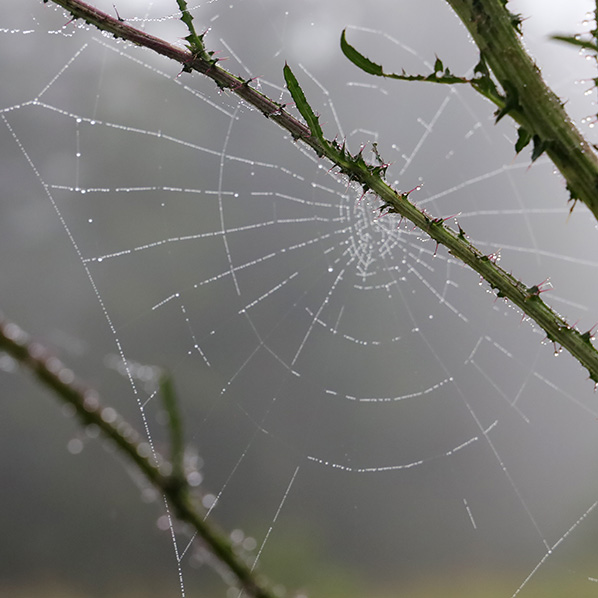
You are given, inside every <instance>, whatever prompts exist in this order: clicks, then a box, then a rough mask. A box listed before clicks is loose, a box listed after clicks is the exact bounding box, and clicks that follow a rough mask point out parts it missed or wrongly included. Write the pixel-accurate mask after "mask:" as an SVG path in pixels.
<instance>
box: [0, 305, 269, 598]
mask: <svg viewBox="0 0 598 598" xmlns="http://www.w3.org/2000/svg"><path fill="white" fill-rule="evenodd" d="M0 350H2V351H5V352H6V353H7V354H8V355H10V356H11V357H12V358H13V359H14V360H15V361H17V362H18V363H19V364H20V365H21V366H22V367H23V368H25V369H27V370H29V371H30V372H32V373H33V374H34V375H35V376H36V377H37V379H38V380H39V381H40V382H41V384H42V385H43V386H45V387H46V388H48V389H50V390H51V391H52V393H53V394H54V395H55V396H56V397H57V398H58V399H59V400H61V401H62V402H64V403H66V404H68V405H71V406H72V407H73V408H74V410H75V413H76V415H77V416H78V418H79V420H80V421H81V424H82V425H84V426H87V425H90V424H94V425H95V426H97V427H98V428H99V430H100V431H101V433H102V434H103V436H104V437H105V438H108V439H110V440H111V441H113V442H114V443H115V444H116V446H117V447H118V449H119V451H120V453H121V454H123V455H125V456H126V457H127V458H128V459H130V460H131V461H132V462H133V463H134V464H135V465H136V466H137V468H138V469H139V470H140V471H141V472H142V473H143V474H144V475H145V477H146V478H147V479H148V480H149V482H151V484H152V485H153V486H154V487H155V488H156V489H157V490H158V491H159V492H160V493H162V494H163V495H164V496H165V498H166V499H167V500H168V503H169V505H170V507H171V508H172V509H173V510H174V512H175V514H176V516H177V518H178V519H179V520H180V521H184V522H186V523H188V524H189V525H190V526H191V527H192V528H193V529H194V530H195V531H196V532H197V534H198V535H199V536H200V537H201V538H202V539H203V541H204V542H205V543H206V544H207V546H208V547H209V548H210V549H211V551H212V552H213V553H214V555H215V556H216V557H217V558H218V559H219V560H220V561H221V562H223V563H224V564H226V565H227V566H228V567H229V569H230V570H231V571H232V573H233V574H234V575H235V577H236V578H237V580H238V582H239V586H240V587H241V588H243V590H244V591H245V592H246V593H247V594H249V595H250V596H254V598H279V597H278V596H276V595H275V594H274V593H273V592H272V591H271V590H270V589H269V587H268V585H267V584H266V583H265V582H264V580H263V579H261V578H260V577H259V576H258V575H257V574H256V572H255V571H252V570H251V568H250V567H249V566H248V565H247V564H246V563H245V562H244V561H243V560H242V559H241V558H240V557H239V556H238V555H237V553H236V552H235V549H234V548H233V546H232V544H231V542H230V541H229V540H228V538H227V537H226V536H225V534H224V533H223V532H221V531H220V530H218V529H216V527H215V526H214V525H213V524H211V523H208V522H206V521H205V519H204V513H203V509H202V507H201V505H200V504H199V503H198V501H196V500H194V498H193V495H192V492H191V487H190V485H189V483H188V482H187V479H186V478H185V476H184V475H183V472H182V451H183V442H182V430H181V424H180V419H179V416H178V411H177V409H176V403H175V398H174V391H173V387H172V384H171V382H170V381H169V380H168V379H167V378H163V380H162V385H161V387H162V391H163V392H165V397H164V400H165V404H167V405H168V407H167V409H168V414H169V417H170V428H171V438H172V442H173V447H172V456H173V458H174V459H175V461H174V465H173V466H171V465H170V464H169V463H168V462H167V461H165V460H164V459H162V458H161V457H160V456H159V455H158V454H156V453H152V452H151V451H149V450H148V449H147V446H146V444H145V443H143V442H142V440H141V436H140V435H139V434H138V433H137V432H135V430H134V429H133V428H132V426H130V425H129V424H128V423H127V422H126V421H125V420H124V419H123V418H122V417H121V416H119V415H118V414H117V413H116V411H115V410H114V409H112V408H111V407H104V406H103V405H102V403H101V401H100V398H99V395H98V393H97V392H96V391H94V390H91V389H89V388H87V387H85V385H83V384H82V383H81V382H80V381H79V380H77V378H76V377H75V375H74V374H73V372H72V371H71V370H69V369H68V368H67V367H65V366H64V365H63V364H62V363H61V362H60V360H59V359H57V358H56V357H55V356H53V355H51V354H50V353H49V352H48V351H47V350H46V349H44V347H43V346H42V345H40V344H38V343H35V342H33V341H31V340H30V338H29V336H28V335H27V334H26V333H24V332H23V331H22V330H21V329H20V328H19V327H18V326H17V325H16V324H14V323H12V322H9V321H8V320H6V319H4V317H2V316H1V315H0ZM177 463H179V464H178V465H177ZM165 472H168V473H165Z"/></svg>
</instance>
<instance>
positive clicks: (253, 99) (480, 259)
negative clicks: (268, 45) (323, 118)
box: [44, 0, 598, 384]
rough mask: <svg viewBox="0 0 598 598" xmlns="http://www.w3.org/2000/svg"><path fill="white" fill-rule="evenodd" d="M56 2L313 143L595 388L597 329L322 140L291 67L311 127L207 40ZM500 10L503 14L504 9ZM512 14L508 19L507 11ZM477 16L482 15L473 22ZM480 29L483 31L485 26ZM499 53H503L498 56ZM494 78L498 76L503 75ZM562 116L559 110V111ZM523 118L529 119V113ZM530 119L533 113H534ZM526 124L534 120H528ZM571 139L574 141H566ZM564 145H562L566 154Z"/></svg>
mask: <svg viewBox="0 0 598 598" xmlns="http://www.w3.org/2000/svg"><path fill="white" fill-rule="evenodd" d="M47 1H48V0H44V2H47ZM52 1H53V2H55V3H56V4H59V5H60V6H62V7H63V8H65V9H67V10H68V11H69V12H70V13H71V14H72V15H73V17H75V18H81V19H84V20H85V21H86V22H88V23H91V24H92V25H95V26H96V27H98V28H100V29H101V30H104V31H108V32H110V33H112V34H113V35H114V36H115V37H118V38H122V39H125V40H128V41H130V42H132V43H134V44H136V45H140V46H144V47H146V48H149V49H151V50H153V51H155V52H157V53H158V54H161V55H163V56H167V57H169V58H171V59H173V60H176V61H178V62H179V63H180V64H182V65H183V70H185V71H192V70H195V71H197V72H199V73H201V74H203V75H206V76H207V77H209V78H210V79H212V80H213V81H214V82H215V83H216V85H218V86H219V87H220V88H222V89H229V90H230V91H232V92H233V93H235V94H236V95H238V96H239V97H240V98H242V99H243V100H244V101H246V102H247V103H249V104H251V105H252V106H254V107H255V108H257V109H258V110H260V112H262V114H263V115H264V116H266V117H267V118H269V119H270V120H272V121H274V122H276V123H277V124H278V125H280V126H281V127H282V128H284V129H286V130H287V131H288V132H289V133H291V135H292V137H293V139H295V140H300V141H302V142H303V143H305V144H307V145H309V146H310V147H311V148H312V149H313V150H314V151H315V152H316V153H317V154H318V156H321V157H322V156H324V157H326V158H328V159H329V160H330V161H331V162H332V163H333V164H334V165H336V166H337V167H338V168H339V169H340V170H341V172H343V173H344V174H345V175H346V176H348V177H349V180H351V181H355V182H357V183H358V184H359V185H361V186H362V187H363V190H364V193H365V192H368V191H372V192H374V193H375V194H376V195H377V196H378V197H379V198H380V199H381V201H382V202H383V203H382V206H381V208H380V209H381V210H384V209H388V211H390V212H393V213H396V214H400V215H401V216H402V217H404V218H406V219H408V220H410V221H411V222H412V223H413V224H414V225H415V226H416V227H418V228H420V229H421V230H422V231H424V232H426V233H427V234H428V235H429V236H430V237H431V238H432V239H434V240H435V241H436V242H437V243H439V244H441V245H444V246H445V247H446V248H447V249H448V251H449V252H450V253H451V254H452V255H453V256H455V257H456V258H458V259H460V260H461V261H463V262H464V263H465V264H467V265H468V266H469V267H470V268H471V269H472V270H474V271H475V272H477V273H478V274H479V275H480V276H482V277H483V278H484V279H485V280H486V281H487V282H488V283H489V284H490V286H491V287H492V288H493V289H494V290H495V291H496V293H497V296H498V297H502V298H506V299H510V300H511V301H512V302H513V303H514V304H515V305H517V307H519V308H520V309H521V310H522V311H523V312H524V313H525V314H526V315H527V316H529V317H530V318H531V319H533V320H534V321H535V322H536V323H537V324H538V325H539V326H540V327H541V328H542V329H543V330H544V331H545V332H546V335H547V338H548V339H549V340H551V341H552V342H553V343H555V344H559V345H561V346H562V347H563V348H565V349H566V350H567V351H568V352H569V353H570V354H571V355H572V356H573V357H575V359H577V360H578V361H579V363H580V364H581V365H582V366H583V367H584V368H586V369H587V370H588V372H589V377H590V378H591V379H592V380H593V381H594V382H595V383H597V384H598V351H596V349H595V348H594V346H593V345H592V342H591V341H592V338H593V336H592V331H587V332H585V333H583V334H582V333H581V332H580V331H579V330H577V329H576V328H575V327H574V326H571V325H570V324H568V323H567V321H566V320H565V319H564V318H562V317H561V316H559V315H558V314H557V313H556V312H555V311H553V310H552V309H551V308H550V307H549V306H548V305H547V304H546V303H544V301H542V299H541V298H540V291H539V288H538V286H539V285H536V284H534V285H532V286H527V285H525V284H524V283H523V282H521V281H519V280H518V279H516V278H515V277H514V276H513V275H512V274H509V273H508V272H507V271H506V270H504V269H503V268H501V267H500V266H498V265H497V264H496V263H494V261H493V260H492V259H491V258H490V257H488V256H486V255H484V254H483V253H482V252H481V251H480V250H479V249H477V248H476V247H474V246H473V245H472V244H471V243H470V242H469V241H468V240H467V237H466V235H465V233H464V231H463V230H462V229H461V228H459V231H454V230H453V229H451V228H450V227H448V226H447V225H446V224H445V219H443V218H435V217H432V216H430V215H429V214H427V213H426V212H424V211H423V210H420V209H419V208H417V207H416V206H415V205H414V204H412V203H411V202H410V201H409V199H408V196H409V193H402V192H397V191H396V190H394V189H393V188H392V187H390V186H389V185H388V184H387V183H386V182H385V181H384V174H385V165H376V166H374V165H370V164H366V163H365V161H364V160H363V157H362V155H361V153H360V154H357V155H355V156H352V155H351V154H349V153H348V152H347V151H346V149H345V147H344V146H339V145H338V144H337V143H336V142H334V141H332V142H331V141H327V140H326V139H324V137H323V135H322V132H321V129H320V128H319V124H318V122H317V117H315V115H314V114H313V111H312V110H311V108H310V107H309V105H308V104H307V100H306V99H305V96H304V94H303V92H302V91H301V90H300V87H299V85H298V83H297V81H296V79H295V77H294V76H293V75H292V72H291V71H290V69H289V68H288V66H287V67H285V78H286V80H287V87H288V88H289V91H290V92H291V94H292V96H293V99H294V101H295V102H296V103H297V107H298V109H299V110H300V112H301V114H302V116H303V117H304V118H305V119H306V121H307V123H308V125H309V126H306V125H305V124H303V123H301V122H300V121H299V120H297V119H295V118H294V117H293V116H291V115H290V114H289V113H288V112H287V111H286V110H285V109H284V106H283V105H281V104H279V103H278V102H275V101H273V100H271V99H270V98H268V97H267V96H266V95H264V94H262V93H260V92H258V91H257V90H255V89H253V88H252V87H250V85H249V84H250V81H245V80H243V79H241V78H240V77H236V76H234V75H232V74H231V73H229V72H227V71H226V70H224V69H223V68H221V67H220V66H219V65H218V61H217V60H216V59H213V58H212V57H211V54H210V53H206V51H205V49H204V48H203V41H202V40H201V38H200V37H199V36H196V38H195V40H194V41H195V43H196V44H197V42H198V41H199V43H200V45H199V46H197V45H195V46H193V50H194V51H193V52H187V51H185V50H182V49H180V48H176V47H175V46H172V45H171V44H169V43H167V42H165V41H164V40H161V39H159V38H157V37H154V36H151V35H149V34H147V33H144V32H143V31H140V30H138V29H135V28H134V27H131V26H130V25H127V24H126V23H125V22H123V21H121V20H119V19H117V18H114V17H111V16H110V15H107V14H106V13H103V12H101V11H99V10H97V9H95V8H93V7H91V6H89V5H88V4H86V3H84V2H81V1H80V0H52ZM447 1H448V2H450V3H451V5H455V11H456V12H457V13H458V14H459V15H460V16H461V14H464V15H465V14H469V15H470V17H471V18H472V19H473V17H474V16H475V15H478V14H480V13H479V11H480V10H482V9H481V8H479V7H478V5H480V6H483V5H486V4H494V3H498V4H500V3H501V2H502V3H503V4H504V0H447ZM470 5H475V6H476V9H475V10H476V11H478V12H475V13H472V12H470V13H464V11H465V9H466V8H467V10H470V11H471V10H472V9H471V6H470ZM502 8H503V9H504V6H503V7H502ZM507 15H510V13H508V11H507ZM504 17H505V15H504V14H503V15H502V16H501V18H504ZM462 18H463V17H462ZM476 18H481V17H477V16H476ZM484 19H486V20H487V16H484ZM507 25H508V27H509V28H510V30H511V32H512V33H513V37H514V38H515V41H517V43H518V40H517V39H516V37H515V27H514V24H513V21H512V15H511V16H510V17H509V18H508V19H507V23H505V24H502V25H501V28H504V27H507ZM478 26H479V25H476V26H475V27H474V29H475V30H476V35H478ZM480 30H483V28H482V27H481V26H480ZM501 30H502V29H501ZM480 43H482V42H480ZM487 47H488V44H487V43H486V42H484V43H483V45H482V46H481V48H482V52H483V54H484V53H485V52H486V51H487V50H486V49H485V48H487ZM495 51H496V52H498V50H495ZM520 52H523V48H521V50H520ZM490 54H491V59H490V58H489V60H488V63H489V65H490V66H491V67H493V68H494V66H493V65H494V62H495V60H496V56H495V55H494V53H493V52H490ZM523 54H524V56H520V53H518V54H517V56H518V57H519V58H518V60H517V61H516V62H515V63H514V64H518V63H519V61H522V62H524V63H526V64H527V65H528V68H530V69H532V70H535V71H537V68H536V67H535V65H533V63H532V62H531V60H530V59H529V57H528V56H527V55H526V54H525V53H524V52H523ZM526 61H527V62H526ZM528 63H529V64H528ZM509 72H510V70H509ZM536 75H537V79H538V80H539V82H538V81H536V83H535V85H539V84H540V83H542V81H541V78H540V77H539V73H536ZM497 77H498V78H500V77H499V75H498V74H497ZM542 85H543V83H542ZM534 89H535V87H534ZM299 92H300V93H299ZM542 93H544V94H545V95H546V101H548V102H550V103H551V105H552V104H556V105H557V106H560V104H559V102H558V100H557V99H556V97H555V96H554V94H552V92H550V91H549V90H545V91H543V92H542ZM524 97H525V98H527V97H528V96H527V95H525V94H524ZM526 101H527V100H526ZM560 110H561V111H562V107H561V108H560ZM525 114H526V115H527V112H526V113H525ZM530 114H532V111H531V110H530ZM558 114H561V112H554V113H552V116H551V120H550V123H553V121H554V122H555V123H556V121H557V120H558V119H557V115H558ZM562 114H563V115H564V116H562V118H563V119H564V120H563V122H562V123H561V124H560V125H559V126H558V127H557V128H558V130H559V131H561V130H562V131H564V132H565V133H567V135H570V136H571V140H569V141H566V142H560V141H558V140H557V141H558V145H557V141H555V145H554V146H551V147H554V148H557V147H558V148H559V156H560V152H561V150H562V151H563V152H564V153H565V154H566V153H567V151H572V154H574V156H575V160H573V161H572V162H571V163H570V164H569V166H568V168H571V169H575V168H577V167H578V163H577V160H580V161H581V162H583V164H587V167H586V166H584V167H583V168H581V166H580V167H579V168H581V171H582V172H580V175H579V176H580V178H581V180H583V181H586V182H587V183H588V185H589V186H590V187H592V188H593V189H594V195H592V194H591V193H590V196H591V199H592V201H589V203H590V204H592V205H593V206H594V207H595V208H596V214H598V194H596V184H597V183H596V181H598V159H597V158H596V156H595V154H594V153H593V152H592V151H591V150H589V148H588V151H587V152H586V153H585V154H584V152H583V151H582V150H583V148H584V147H585V146H586V144H585V142H584V141H583V138H581V136H580V134H579V133H578V132H577V130H576V129H575V128H574V127H573V126H572V125H571V123H570V121H569V120H568V119H567V118H566V115H565V114H564V112H562ZM533 117H534V118H537V117H538V115H536V114H535V112H534V113H533ZM526 118H527V116H526ZM529 118H531V116H530V117H529ZM557 124H558V123H556V124H555V126H556V125H557ZM547 126H548V125H547ZM551 130H552V129H551ZM556 132H557V131H555V134H556ZM551 134H552V133H551ZM567 139H569V138H568V137H567ZM568 144H569V145H572V146H573V149H572V150H570V149H568V148H569V145H568ZM561 146H563V147H562V148H561ZM551 151H552V150H551ZM555 151H556V150H555ZM584 156H585V157H584ZM586 171H588V172H589V176H588V177H587V180H586V177H585V174H586ZM592 173H593V174H592ZM588 181H589V182H588ZM577 188H578V187H577V186H575V189H577Z"/></svg>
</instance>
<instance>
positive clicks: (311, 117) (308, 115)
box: [283, 63, 324, 143]
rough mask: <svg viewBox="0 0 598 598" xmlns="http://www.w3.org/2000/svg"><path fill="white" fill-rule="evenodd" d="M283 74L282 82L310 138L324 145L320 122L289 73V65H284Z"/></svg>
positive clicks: (295, 80) (293, 77)
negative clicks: (308, 131) (303, 121)
mask: <svg viewBox="0 0 598 598" xmlns="http://www.w3.org/2000/svg"><path fill="white" fill-rule="evenodd" d="M283 74H284V80H285V81H286V84H287V89H288V90H289V93H290V94H291V97H292V98H293V101H294V102H295V105H296V106H297V110H299V113H300V114H301V116H302V117H303V118H304V119H305V122H306V123H307V126H308V127H309V130H310V132H311V134H312V136H313V137H316V138H317V139H319V140H320V141H321V142H323V143H324V133H322V127H320V121H319V119H318V117H317V116H316V115H315V114H314V111H313V110H312V109H311V106H310V105H309V103H308V102H307V99H306V97H305V94H304V93H303V90H302V89H301V86H300V85H299V82H298V81H297V78H296V77H295V75H294V74H293V71H291V67H289V65H288V64H286V63H285V65H284V69H283Z"/></svg>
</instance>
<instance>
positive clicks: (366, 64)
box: [341, 29, 384, 77]
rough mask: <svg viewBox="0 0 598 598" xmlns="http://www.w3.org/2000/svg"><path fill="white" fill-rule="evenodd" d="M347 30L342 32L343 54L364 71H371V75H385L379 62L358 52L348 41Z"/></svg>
mask: <svg viewBox="0 0 598 598" xmlns="http://www.w3.org/2000/svg"><path fill="white" fill-rule="evenodd" d="M346 31H347V30H346V29H343V32H342V34H341V50H342V52H343V54H344V55H345V56H346V57H347V58H348V59H349V60H350V61H351V62H352V63H353V64H354V65H355V66H357V67H359V68H360V69H361V70H362V71H365V72H366V73H369V74H370V75H377V76H379V77H383V76H384V71H383V70H382V67H381V66H380V65H379V64H376V63H375V62H372V61H371V60H370V59H369V58H367V57H366V56H364V55H363V54H361V53H360V52H358V51H357V50H356V49H355V48H354V47H353V46H352V45H351V44H350V43H349V42H348V41H347V38H346V36H345V32H346Z"/></svg>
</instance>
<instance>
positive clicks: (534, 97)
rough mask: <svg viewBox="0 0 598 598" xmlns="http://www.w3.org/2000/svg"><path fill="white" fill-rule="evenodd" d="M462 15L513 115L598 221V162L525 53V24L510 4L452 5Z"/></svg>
mask: <svg viewBox="0 0 598 598" xmlns="http://www.w3.org/2000/svg"><path fill="white" fill-rule="evenodd" d="M446 1H447V2H448V4H449V5H450V6H451V8H452V9H453V10H454V11H455V12H456V13H457V15H458V16H459V18H460V19H461V21H463V24H464V25H465V27H467V30H468V31H469V33H470V34H471V36H472V37H473V40H474V42H475V43H476V45H477V46H478V48H479V49H480V52H481V54H482V57H483V58H484V60H485V61H486V63H487V64H488V66H489V67H490V69H491V70H492V73H493V74H494V76H495V77H496V79H497V80H498V82H499V83H500V85H501V86H502V88H503V89H504V90H505V92H506V93H507V95H508V96H510V99H511V101H512V103H513V105H514V107H513V108H512V109H511V110H509V115H510V116H511V117H513V119H514V120H515V121H517V122H518V123H519V124H520V125H522V126H523V127H524V128H525V129H526V130H527V131H528V132H529V133H530V135H537V136H538V138H539V140H540V142H541V143H542V146H543V148H544V149H545V151H546V152H547V154H548V156H549V157H550V159H551V160H552V161H553V162H554V164H555V166H556V167H557V168H558V169H559V170H560V172H561V174H562V175H563V176H564V177H565V180H566V181H567V188H568V190H569V192H570V194H571V199H572V200H574V201H576V200H580V201H582V202H583V203H585V204H586V206H587V207H588V208H589V209H590V210H591V212H592V213H593V214H594V216H595V217H596V218H597V219H598V157H597V156H596V154H595V152H594V151H593V150H592V148H591V147H590V145H589V144H588V143H587V141H586V140H585V139H584V138H583V136H582V135H581V133H580V132H579V131H578V130H577V129H576V127H575V126H574V125H573V123H572V122H571V120H570V119H569V117H568V116H567V113H566V112H565V109H564V107H563V104H562V102H561V101H560V100H559V98H558V97H557V96H556V95H555V94H554V93H553V92H552V90H551V89H550V88H549V87H548V86H547V85H546V83H545V82H544V80H543V79H542V75H541V73H540V69H539V68H538V67H537V66H536V64H535V63H534V62H533V60H532V59H531V58H530V56H529V55H528V54H527V52H526V51H525V49H524V48H523V46H522V44H521V41H520V38H519V35H518V25H519V19H518V18H517V17H516V16H515V15H513V14H511V13H510V12H509V11H508V10H507V8H506V2H505V0H446Z"/></svg>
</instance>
